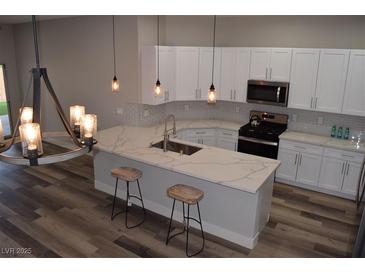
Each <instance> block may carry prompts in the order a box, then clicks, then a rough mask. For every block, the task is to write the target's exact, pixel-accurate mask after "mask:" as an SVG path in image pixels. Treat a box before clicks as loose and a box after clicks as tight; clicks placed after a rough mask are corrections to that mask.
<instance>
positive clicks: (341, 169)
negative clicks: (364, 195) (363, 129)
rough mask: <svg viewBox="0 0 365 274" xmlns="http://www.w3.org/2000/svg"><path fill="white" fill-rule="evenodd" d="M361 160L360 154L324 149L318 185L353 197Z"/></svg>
mask: <svg viewBox="0 0 365 274" xmlns="http://www.w3.org/2000/svg"><path fill="white" fill-rule="evenodd" d="M363 159H364V156H363V155H362V154H360V153H354V152H351V153H349V152H345V151H342V150H337V149H326V150H325V155H324V157H323V162H322V172H321V178H320V183H319V185H320V186H321V187H323V188H325V189H329V190H333V191H339V192H341V193H344V194H348V195H351V196H355V195H356V192H357V185H358V183H359V178H360V173H361V167H362V161H363Z"/></svg>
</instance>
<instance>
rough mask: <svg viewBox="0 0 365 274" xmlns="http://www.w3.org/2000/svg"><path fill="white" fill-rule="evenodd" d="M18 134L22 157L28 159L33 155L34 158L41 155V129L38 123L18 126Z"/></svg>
mask: <svg viewBox="0 0 365 274" xmlns="http://www.w3.org/2000/svg"><path fill="white" fill-rule="evenodd" d="M19 133H20V140H21V142H22V148H23V156H24V157H26V158H30V157H31V155H34V154H35V153H36V156H35V157H37V156H38V155H42V154H43V146H42V138H41V129H40V126H39V124H38V123H27V124H23V125H21V126H19Z"/></svg>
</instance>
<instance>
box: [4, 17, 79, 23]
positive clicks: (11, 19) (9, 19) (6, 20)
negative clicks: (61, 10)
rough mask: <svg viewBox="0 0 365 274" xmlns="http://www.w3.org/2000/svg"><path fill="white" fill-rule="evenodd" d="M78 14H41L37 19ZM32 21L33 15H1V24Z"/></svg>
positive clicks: (50, 18)
mask: <svg viewBox="0 0 365 274" xmlns="http://www.w3.org/2000/svg"><path fill="white" fill-rule="evenodd" d="M75 16H77V15H39V16H37V20H40V21H42V20H52V19H60V18H65V17H75ZM31 21H32V16H31V15H0V24H2V25H4V24H20V23H27V22H31Z"/></svg>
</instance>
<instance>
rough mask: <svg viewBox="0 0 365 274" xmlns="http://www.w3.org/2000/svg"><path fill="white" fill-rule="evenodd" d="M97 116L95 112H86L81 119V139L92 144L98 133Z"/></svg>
mask: <svg viewBox="0 0 365 274" xmlns="http://www.w3.org/2000/svg"><path fill="white" fill-rule="evenodd" d="M96 129H97V117H96V115H94V114H85V115H84V116H83V117H82V119H81V132H80V133H81V134H80V136H81V140H82V141H83V142H84V143H85V144H86V145H90V144H92V143H93V139H94V137H95V135H96Z"/></svg>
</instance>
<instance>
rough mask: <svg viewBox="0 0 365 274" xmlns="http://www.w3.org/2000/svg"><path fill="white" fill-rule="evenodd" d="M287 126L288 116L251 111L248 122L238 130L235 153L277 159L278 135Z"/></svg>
mask: <svg viewBox="0 0 365 274" xmlns="http://www.w3.org/2000/svg"><path fill="white" fill-rule="evenodd" d="M287 125H288V115H285V114H275V113H267V112H261V111H251V113H250V122H249V123H248V124H246V125H244V126H242V127H241V128H240V130H239V137H238V148H237V151H238V152H243V153H248V154H254V155H258V156H263V157H267V158H272V159H277V157H278V150H279V135H280V134H281V133H283V132H284V131H285V130H286V129H287Z"/></svg>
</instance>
